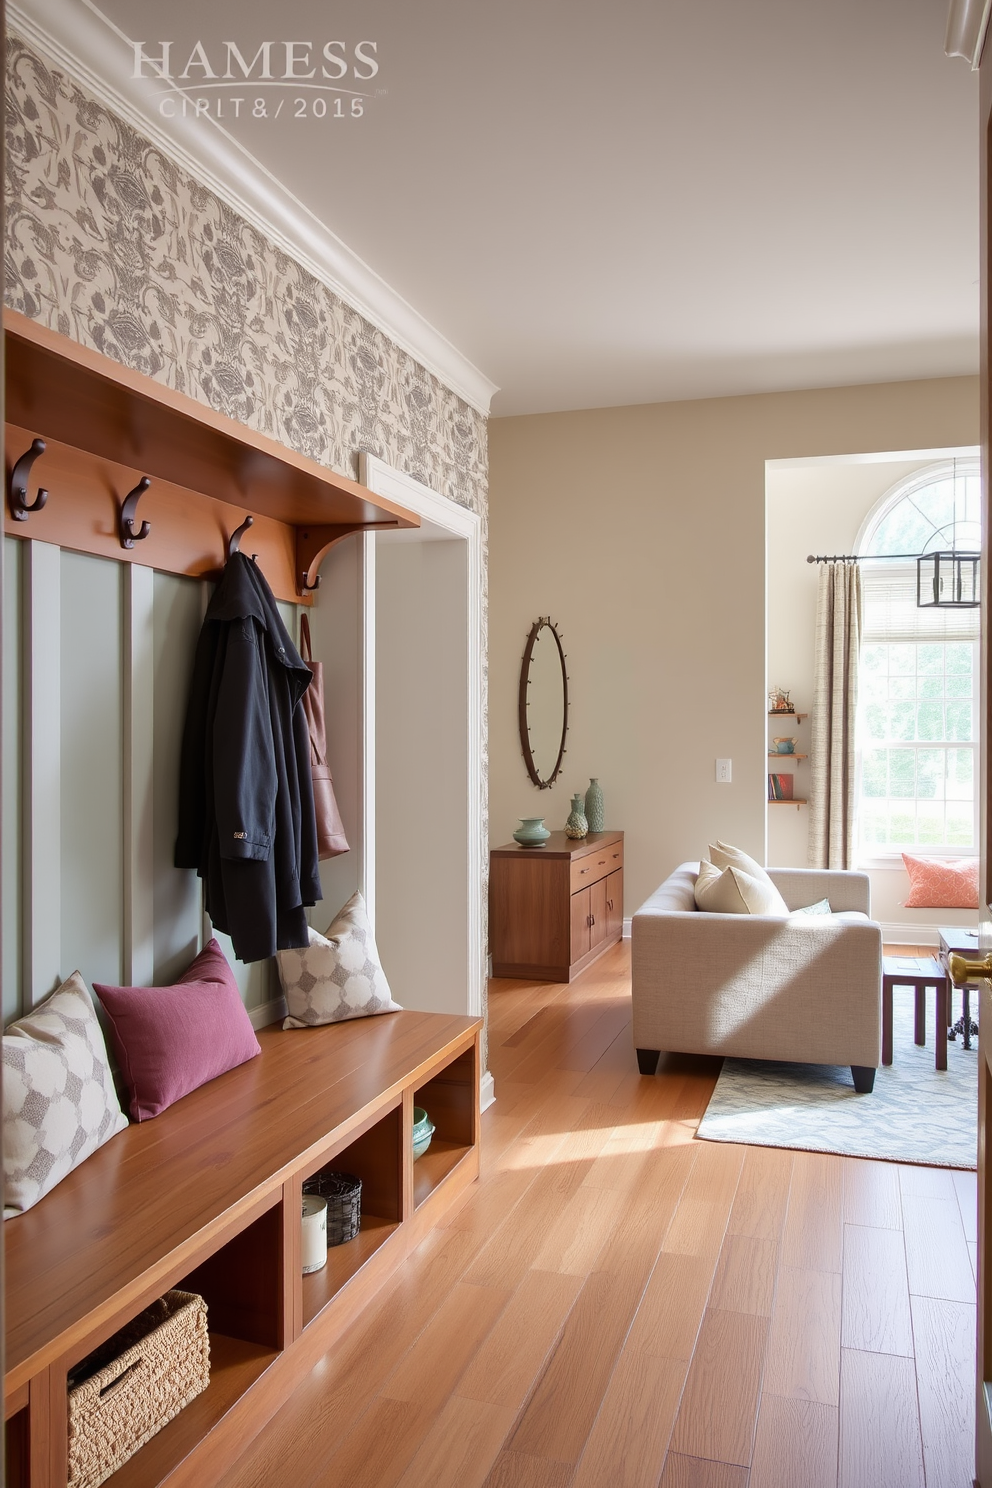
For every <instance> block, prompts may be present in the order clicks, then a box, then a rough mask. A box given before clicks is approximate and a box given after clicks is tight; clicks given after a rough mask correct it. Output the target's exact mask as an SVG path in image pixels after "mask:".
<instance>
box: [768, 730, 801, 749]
mask: <svg viewBox="0 0 992 1488" xmlns="http://www.w3.org/2000/svg"><path fill="white" fill-rule="evenodd" d="M798 742H799V740H798V739H796V738H794V737H787V736H785V735H782V734H780V735H779V736H778V738H777V739H773V740H772V743H773V744H774V745H775V753H776V754H795V752H796V745H797V744H798Z"/></svg>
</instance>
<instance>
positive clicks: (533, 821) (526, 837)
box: [513, 816, 551, 847]
mask: <svg viewBox="0 0 992 1488" xmlns="http://www.w3.org/2000/svg"><path fill="white" fill-rule="evenodd" d="M550 836H551V833H550V832H549V831H548V829H547V827H546V826H545V825H544V817H543V816H522V817H521V818H520V825H519V827H518V828H517V830H516V831H515V832H514V834H513V840H514V842H519V843H520V846H521V847H543V846H544V844H545V843H546V842H547V840H548V838H549V837H550Z"/></svg>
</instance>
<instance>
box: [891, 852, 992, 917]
mask: <svg viewBox="0 0 992 1488" xmlns="http://www.w3.org/2000/svg"><path fill="white" fill-rule="evenodd" d="M902 860H903V862H904V863H905V865H906V872H907V873H908V874H909V896H908V898H907V899H906V901H905V907H906V909H977V908H978V859H977V858H913V857H910V855H909V853H903V855H902Z"/></svg>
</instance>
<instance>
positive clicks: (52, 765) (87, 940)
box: [2, 538, 297, 1022]
mask: <svg viewBox="0 0 992 1488" xmlns="http://www.w3.org/2000/svg"><path fill="white" fill-rule="evenodd" d="M32 550H34V551H32ZM39 576H41V578H42V579H43V580H44V585H45V586H46V587H42V584H41V582H39ZM4 582H5V589H4V645H3V705H4V737H3V881H2V894H3V904H2V910H3V1017H4V1021H5V1022H9V1021H10V1020H11V1019H12V1018H14V1017H17V1016H19V1015H20V1014H21V1013H22V1012H24V1011H26V1010H27V1009H28V1008H29V1007H31V1006H32V1005H33V1004H34V1003H36V1002H37V1001H39V1000H40V998H41V997H43V996H45V995H46V994H47V993H48V992H49V991H51V990H52V988H53V987H54V986H55V985H57V982H58V980H59V979H60V978H64V977H66V976H68V975H69V974H70V973H71V972H72V971H74V970H76V969H77V968H78V969H79V970H80V971H81V972H82V973H83V976H84V978H85V979H86V981H87V983H89V984H92V983H93V982H94V981H109V982H121V981H125V982H126V981H129V980H134V981H137V982H144V981H146V980H151V981H153V982H154V983H156V984H158V985H163V984H165V983H168V982H170V981H173V980H175V978H176V977H177V976H178V975H179V974H180V973H181V972H182V971H183V970H185V968H186V967H187V966H188V965H189V962H190V961H191V959H192V958H193V956H194V955H195V954H196V952H197V950H198V949H199V948H200V946H201V945H202V944H203V941H204V937H205V936H206V935H208V934H210V933H212V932H211V930H210V926H209V923H208V922H207V921H206V920H205V919H204V915H203V910H202V895H201V885H200V882H199V879H198V878H197V877H196V875H195V874H194V873H191V872H188V871H185V870H180V869H177V868H175V867H174V866H173V850H174V846H175V839H176V824H177V815H178V785H179V752H180V744H181V740H182V730H183V722H184V719H185V713H186V700H187V695H188V690H189V682H190V675H191V672H192V666H193V656H194V652H195V648H196V641H197V636H198V634H199V630H200V624H201V621H202V617H203V611H204V608H205V605H206V602H207V597H208V592H209V591H208V588H207V586H205V585H204V584H202V583H201V582H199V581H197V580H194V579H183V578H177V577H174V576H173V575H171V574H164V573H152V572H151V571H150V570H147V569H142V568H137V567H135V568H128V567H127V566H125V565H123V564H119V563H115V562H113V561H112V560H106V559H100V558H93V557H88V556H86V555H83V554H78V553H72V552H68V551H62V552H60V551H59V550H58V549H54V548H51V547H48V546H47V545H44V544H37V543H35V544H32V543H31V542H29V541H20V540H17V539H10V538H8V539H5V541H4ZM280 609H281V613H282V615H283V619H284V620H285V622H286V624H287V626H288V628H289V629H290V631H291V633H292V634H294V635H295V634H296V630H297V612H296V608H295V606H292V605H284V606H281V607H280ZM32 720H34V726H35V727H36V728H39V729H43V730H44V733H43V734H41V733H39V737H38V739H37V741H36V747H35V750H34V751H33V760H34V768H33V769H32V768H30V767H29V764H30V762H29V759H28V755H27V752H26V750H25V740H26V739H28V738H29V737H30V728H31V726H32ZM53 735H54V738H53ZM49 814H51V815H52V819H53V820H54V821H57V822H58V823H59V827H58V829H57V830H56V831H55V832H54V834H53V835H54V837H55V838H57V840H56V841H49V840H48V833H47V831H45V830H43V831H40V832H39V831H38V830H37V829H36V830H34V832H32V821H33V822H34V823H35V826H36V828H37V824H38V823H42V824H44V823H45V821H46V817H47V815H49ZM218 939H219V940H220V942H221V945H222V947H223V949H224V952H225V954H226V955H227V956H228V958H229V960H230V961H231V963H232V965H233V966H234V969H235V974H236V976H237V978H238V983H239V986H240V988H241V992H242V996H243V998H244V1001H245V1004H246V1006H247V1007H248V1008H249V1009H251V1010H258V1009H261V1008H263V1007H264V1006H265V1004H267V1003H269V1002H271V1001H272V1000H273V999H275V998H277V997H278V996H279V986H278V977H277V974H276V970H275V963H274V962H272V961H268V962H260V963H257V964H253V965H250V966H245V965H243V964H242V963H241V962H238V961H237V960H236V959H235V957H234V953H233V949H232V947H231V943H230V941H229V939H228V938H227V936H223V935H218ZM39 947H41V953H39ZM263 1021H264V1019H263Z"/></svg>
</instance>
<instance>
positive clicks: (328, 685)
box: [310, 533, 366, 931]
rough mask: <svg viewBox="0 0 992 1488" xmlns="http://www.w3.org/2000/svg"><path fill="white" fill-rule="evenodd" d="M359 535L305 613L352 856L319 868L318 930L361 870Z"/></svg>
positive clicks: (335, 559)
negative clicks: (320, 674)
mask: <svg viewBox="0 0 992 1488" xmlns="http://www.w3.org/2000/svg"><path fill="white" fill-rule="evenodd" d="M365 546H366V538H365V535H364V534H359V533H355V534H353V535H352V536H351V537H348V538H346V539H345V540H344V542H340V543H338V544H337V545H336V546H335V547H333V548H332V549H331V551H330V552H329V553H328V555H327V557H326V558H325V559H324V562H323V564H322V565H321V582H320V589H319V590H318V592H317V600H316V603H315V604H314V606H313V608H312V609H311V611H310V633H311V636H312V638H313V654H314V658H315V660H317V661H319V662H321V663H322V664H323V668H324V712H325V726H326V730H327V762H328V764H329V765H330V769H331V775H332V777H333V780H334V795H335V798H336V800H337V803H338V809H339V810H340V812H341V820H342V822H343V824H344V830H345V835H346V836H347V838H348V842H349V844H350V846H351V851H350V852H347V853H342V854H341V855H340V856H339V857H336V858H329V859H327V860H326V861H325V862H323V863H321V865H320V881H321V887H322V888H323V891H324V897H323V899H322V900H321V902H320V904H318V905H317V906H316V907H315V908H314V909H313V911H312V912H311V915H310V921H311V923H312V924H313V925H314V927H315V928H316V929H317V930H320V931H323V930H325V929H326V928H327V926H328V925H329V924H330V922H331V920H332V919H333V918H334V916H335V914H336V913H337V911H338V910H339V909H340V908H341V906H342V905H343V904H345V903H346V901H347V900H348V899H350V897H351V895H352V894H353V893H354V892H355V890H356V889H357V888H358V887H359V884H360V874H361V867H362V850H361V844H362V807H361V801H362V790H361V786H362V707H363V704H362V692H363V680H362V599H361V596H362V592H363V583H364V579H363V574H364V567H365Z"/></svg>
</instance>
